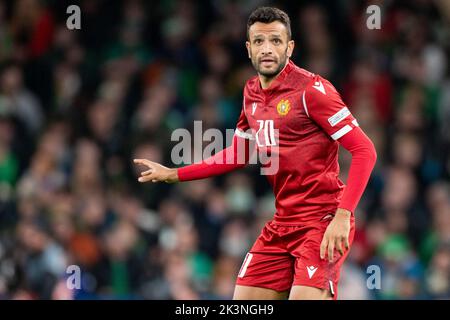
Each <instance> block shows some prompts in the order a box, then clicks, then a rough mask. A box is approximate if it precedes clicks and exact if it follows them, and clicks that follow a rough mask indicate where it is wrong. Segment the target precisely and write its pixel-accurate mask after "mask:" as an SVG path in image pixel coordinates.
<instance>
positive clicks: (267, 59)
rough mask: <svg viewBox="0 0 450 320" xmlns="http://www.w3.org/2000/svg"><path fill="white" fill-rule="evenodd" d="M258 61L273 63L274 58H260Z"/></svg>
mask: <svg viewBox="0 0 450 320" xmlns="http://www.w3.org/2000/svg"><path fill="white" fill-rule="evenodd" d="M260 61H261V63H263V64H270V63H275V60H274V59H270V58H264V59H261V60H260Z"/></svg>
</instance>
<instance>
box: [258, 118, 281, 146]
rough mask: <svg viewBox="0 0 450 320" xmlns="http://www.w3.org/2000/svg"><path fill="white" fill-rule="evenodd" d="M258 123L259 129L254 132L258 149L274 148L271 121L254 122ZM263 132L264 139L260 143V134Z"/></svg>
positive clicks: (273, 131) (273, 132)
mask: <svg viewBox="0 0 450 320" xmlns="http://www.w3.org/2000/svg"><path fill="white" fill-rule="evenodd" d="M256 121H258V123H259V129H258V131H257V132H256V143H257V144H258V146H259V147H268V146H275V145H276V142H275V130H274V126H273V120H256ZM261 131H263V132H264V139H263V141H262V142H261V139H260V132H261Z"/></svg>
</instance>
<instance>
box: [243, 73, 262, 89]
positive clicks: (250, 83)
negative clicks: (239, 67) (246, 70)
mask: <svg viewBox="0 0 450 320" xmlns="http://www.w3.org/2000/svg"><path fill="white" fill-rule="evenodd" d="M257 86H259V79H258V76H253V77H251V78H250V79H248V80H247V81H246V82H245V86H244V92H250V91H255V90H256V88H257Z"/></svg>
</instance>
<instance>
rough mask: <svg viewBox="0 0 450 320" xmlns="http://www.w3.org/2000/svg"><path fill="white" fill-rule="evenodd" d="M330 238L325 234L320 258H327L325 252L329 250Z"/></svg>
mask: <svg viewBox="0 0 450 320" xmlns="http://www.w3.org/2000/svg"><path fill="white" fill-rule="evenodd" d="M327 247H328V238H327V236H326V235H324V237H323V239H322V243H321V244H320V259H325V252H327Z"/></svg>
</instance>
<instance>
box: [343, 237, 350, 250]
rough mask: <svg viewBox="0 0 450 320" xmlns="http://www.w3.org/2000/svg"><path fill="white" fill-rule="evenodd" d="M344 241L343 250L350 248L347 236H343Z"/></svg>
mask: <svg viewBox="0 0 450 320" xmlns="http://www.w3.org/2000/svg"><path fill="white" fill-rule="evenodd" d="M344 243H345V250H348V249H349V248H350V243H349V241H348V237H345V239H344Z"/></svg>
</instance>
